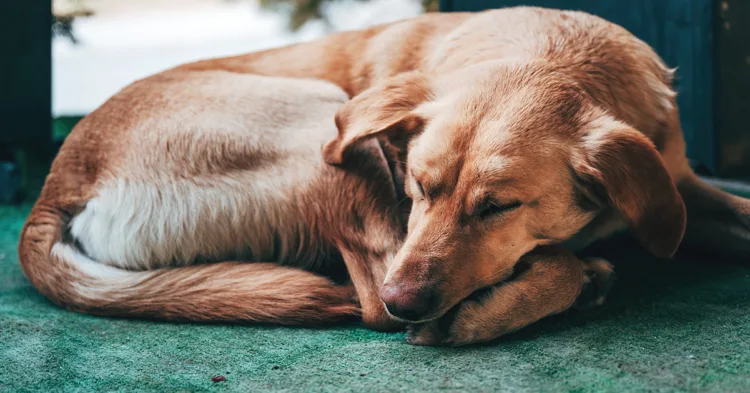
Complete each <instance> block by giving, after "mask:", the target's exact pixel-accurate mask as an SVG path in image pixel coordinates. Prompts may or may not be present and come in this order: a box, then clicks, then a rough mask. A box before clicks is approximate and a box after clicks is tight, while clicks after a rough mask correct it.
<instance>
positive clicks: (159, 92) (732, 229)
mask: <svg viewBox="0 0 750 393" xmlns="http://www.w3.org/2000/svg"><path fill="white" fill-rule="evenodd" d="M222 71H223V72H222ZM247 74H259V75H276V76H285V77H299V78H317V79H324V80H328V81H331V82H333V83H335V84H336V85H338V86H340V87H341V88H343V90H344V91H345V92H346V93H348V95H349V96H352V97H353V99H352V100H351V101H348V102H346V103H345V104H344V105H343V106H341V107H340V108H339V106H340V105H341V104H342V103H344V101H345V96H344V94H343V93H341V92H338V91H336V89H333V88H332V87H331V86H330V85H326V84H324V83H323V82H311V81H290V80H281V79H273V78H271V79H263V78H259V77H252V76H248V75H247ZM671 76H672V73H671V71H670V70H669V69H667V68H666V67H665V66H664V65H663V63H662V62H661V60H660V59H659V58H658V56H657V55H656V54H655V53H654V52H653V51H652V50H651V49H650V48H649V47H648V46H647V45H646V44H644V43H643V42H641V41H639V40H638V39H636V38H635V37H633V36H632V35H631V34H629V33H628V32H626V31H625V30H623V29H622V28H620V27H618V26H615V25H612V24H611V23H608V22H606V21H604V20H602V19H600V18H597V17H594V16H591V15H588V14H584V13H578V12H562V11H555V10H545V9H539V8H512V9H505V10H496V11H488V12H483V13H477V14H431V15H425V16H422V17H418V18H415V19H412V20H408V21H403V22H399V23H395V24H391V25H384V26H378V27H375V28H372V29H368V30H363V31H356V32H347V33H342V34H337V35H331V36H329V37H326V38H324V39H322V40H319V41H315V42H311V43H306V44H300V45H295V46H290V47H285V48H280V49H274V50H270V51H265V52H260V53H253V54H249V55H245V56H239V57H234V58H225V59H216V60H208V61H203V62H198V63H194V64H189V65H185V66H182V67H178V68H176V69H174V70H170V71H167V72H164V73H162V74H160V75H157V76H154V77H151V78H148V79H145V80H143V81H140V82H137V83H136V84H134V85H132V86H130V87H129V88H127V89H125V90H124V91H122V92H121V93H119V94H118V95H116V96H115V97H113V98H112V99H111V100H110V101H109V102H107V103H106V104H105V105H103V106H102V107H101V108H99V109H98V110H97V111H95V112H94V113H92V114H91V115H90V116H88V117H87V118H86V119H85V120H83V121H82V122H81V124H80V125H78V126H77V127H76V130H74V132H73V134H72V135H71V136H70V138H69V139H68V140H67V141H66V143H65V146H63V148H62V149H61V151H60V154H59V156H58V158H57V159H56V161H55V163H54V165H53V168H52V172H51V174H50V176H49V178H48V179H47V183H46V185H45V188H44V190H43V193H42V195H41V197H40V199H39V201H38V202H37V204H36V205H35V207H34V209H33V211H32V214H31V216H30V217H29V220H28V222H27V225H26V227H25V229H24V231H23V235H22V239H21V244H20V259H21V263H22V265H23V267H24V271H25V272H26V274H27V276H28V277H29V279H30V280H31V281H32V283H33V284H34V285H35V286H36V287H37V288H39V290H40V291H42V292H43V293H44V294H45V295H47V296H48V297H50V298H51V299H52V300H54V301H55V302H57V303H59V304H61V305H63V306H66V307H68V308H71V309H74V310H79V311H83V312H90V313H96V314H103V315H125V316H141V317H153V318H161V319H185V320H209V321H213V320H244V321H259V322H274V323H284V324H297V323H302V324H310V323H324V322H330V321H334V320H338V319H340V318H344V317H348V316H350V315H352V314H354V313H355V312H356V309H357V307H356V304H354V303H353V301H352V299H351V291H350V290H349V288H348V287H347V286H336V285H334V284H333V283H332V282H331V281H329V280H328V279H325V278H323V277H322V276H319V275H315V274H313V273H308V272H305V271H303V270H301V269H294V268H290V267H286V266H283V265H294V266H296V267H302V268H305V269H307V270H309V271H315V272H331V271H332V272H334V273H335V272H341V270H343V266H344V265H345V266H346V270H347V272H348V276H349V277H350V279H351V282H352V283H353V286H354V289H355V290H356V293H357V296H358V300H359V303H360V304H361V312H362V316H363V319H364V321H365V323H366V324H367V325H368V326H371V327H374V328H381V329H387V328H390V327H392V326H393V321H392V320H391V319H390V318H389V315H388V313H386V311H385V309H384V307H383V305H384V304H385V306H386V307H387V310H388V311H389V313H390V314H391V315H393V316H395V317H397V318H398V319H401V320H403V321H407V322H411V323H413V325H412V326H411V330H410V335H409V342H411V343H414V344H429V345H432V344H452V345H461V344H466V343H470V342H479V341H486V340H490V339H493V338H495V337H498V336H500V335H502V334H504V333H507V332H510V331H513V330H516V329H518V328H521V327H523V326H525V325H527V324H529V323H531V322H534V321H536V320H538V319H540V318H542V317H544V316H546V315H550V314H553V313H557V312H561V311H564V310H566V309H567V308H569V307H571V306H572V305H573V304H574V302H575V301H576V299H577V297H578V296H579V294H580V293H581V290H582V288H583V286H584V285H585V283H586V282H587V281H589V280H591V279H593V280H594V283H595V284H596V285H597V287H598V291H599V292H598V294H597V296H595V300H594V302H596V303H598V302H601V300H602V298H601V297H602V296H603V294H604V293H605V292H606V289H607V287H608V285H609V281H610V279H611V269H610V267H609V265H608V264H607V263H606V262H605V261H601V260H592V261H581V260H579V259H578V258H576V257H575V256H574V255H573V254H572V253H571V252H570V251H568V250H573V251H574V250H576V249H578V248H580V247H583V246H585V245H587V244H589V243H591V242H592V241H594V240H596V239H599V238H602V237H606V236H608V235H610V234H612V233H614V232H616V231H619V230H623V229H627V228H630V230H631V231H632V232H633V233H634V234H635V236H636V237H637V238H638V239H639V240H640V241H641V243H642V244H643V245H644V247H646V248H647V249H648V250H650V251H651V252H652V253H654V254H655V255H658V256H661V257H670V256H672V255H673V253H674V252H675V251H676V249H677V248H678V246H679V245H680V243H681V241H682V239H683V234H684V232H685V225H686V209H685V207H686V206H687V214H688V216H689V217H690V218H689V220H687V222H688V225H687V235H686V239H687V242H688V243H689V245H692V246H697V247H701V248H704V249H709V250H714V251H717V250H718V251H723V252H727V253H731V254H734V255H740V256H742V257H747V256H749V255H750V242H749V241H748V239H750V220H749V219H748V218H749V217H750V201H747V200H745V199H741V198H737V197H734V196H730V195H728V194H726V193H723V192H721V191H719V190H716V189H713V188H711V187H709V186H707V185H705V184H704V183H702V182H701V181H699V180H698V179H697V177H696V176H695V175H694V174H693V172H692V171H691V170H690V168H689V166H688V163H687V160H686V158H685V143H684V140H683V137H682V133H681V130H680V124H679V119H678V113H677V108H676V104H675V99H674V98H675V93H674V92H673V91H672V89H671V87H670V86H671ZM336 110H337V112H336V115H335V120H336V126H337V128H338V137H335V138H333V140H331V141H330V142H329V143H327V144H326V145H325V147H324V148H323V154H322V156H323V158H322V159H321V158H320V157H319V154H320V153H319V151H320V147H321V144H322V143H323V142H324V141H325V140H327V139H329V138H331V137H332V136H333V135H330V133H331V132H333V131H332V129H331V130H329V129H327V128H326V127H329V128H330V127H333V125H332V124H330V123H327V121H326V120H327V119H328V120H330V118H329V115H330V116H332V115H333V112H335V111H336ZM323 159H324V160H325V161H326V162H328V163H330V164H335V165H339V166H340V168H336V167H333V166H326V165H324V164H323V163H322V160H323ZM402 183H403V184H402ZM402 192H405V193H406V194H407V195H408V196H409V199H407V200H406V201H404V202H403V203H400V202H401V201H402V198H401V196H400V194H401V193H402ZM409 200H411V201H412V204H411V210H410V212H409V211H408V210H406V209H408V207H409V206H408V205H409V203H408V202H409ZM683 201H684V202H685V203H683ZM402 210H406V211H402ZM342 212H343V213H342ZM407 214H408V224H407V225H406V226H407V227H408V235H404V234H403V228H402V221H406V219H405V217H406V215H407ZM402 217H403V218H404V219H403V220H402V219H401V218H402ZM226 260H241V261H256V262H274V263H275V264H271V263H254V264H247V263H245V264H242V263H231V262H224V263H213V264H193V263H194V262H218V261H226ZM339 261H341V262H340V264H339ZM519 261H520V262H519ZM188 264H192V265H191V266H184V265H188ZM156 268H164V269H158V270H154V269H156ZM135 270H138V271H135ZM381 287H382V288H381ZM479 289H484V291H482V293H481V294H479V293H478V292H477V290H479ZM472 294H474V295H473V296H472ZM381 300H382V302H381ZM449 310H450V312H449Z"/></svg>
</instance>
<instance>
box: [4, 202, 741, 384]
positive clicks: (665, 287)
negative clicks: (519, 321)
mask: <svg viewBox="0 0 750 393" xmlns="http://www.w3.org/2000/svg"><path fill="white" fill-rule="evenodd" d="M28 209H29V207H28V206H22V207H20V208H11V207H2V206H0V392H5V391H7V392H23V391H39V392H58V391H65V392H68V391H81V392H97V391H126V392H136V391H160V392H168V391H169V392H171V391H240V392H260V391H289V392H315V391H355V392H367V391H382V392H391V391H415V392H416V391H460V392H464V391H467V392H470V391H532V392H537V391H556V392H557V391H571V392H583V391H586V392H589V391H613V392H614V391H617V392H641V391H643V392H645V391H711V392H750V268H746V267H742V266H739V265H732V264H727V263H725V262H724V261H721V260H720V259H718V258H700V259H699V258H692V257H681V258H679V259H677V260H674V261H671V262H665V261H657V260H653V259H652V258H649V257H648V256H646V255H645V254H644V253H643V252H642V251H641V250H640V249H638V247H636V246H635V245H634V244H633V243H632V242H630V241H629V240H627V239H620V240H616V241H614V242H610V243H608V244H606V245H603V246H600V247H598V250H594V251H593V252H594V253H598V254H599V255H605V256H607V257H609V258H610V259H611V260H612V261H613V262H614V263H615V265H616V269H617V271H618V275H619V280H618V282H617V283H616V284H615V287H614V288H613V292H612V294H611V297H610V300H609V303H607V304H606V305H605V306H603V307H601V308H599V309H596V310H593V311H589V312H585V313H575V312H570V313H567V314H564V315H561V316H557V317H553V318H550V319H548V320H546V321H544V322H542V323H539V324H537V325H534V326H532V327H530V328H527V329H526V330H523V331H522V332H520V333H517V334H515V335H512V336H510V337H507V338H505V339H502V340H500V341H498V342H496V343H493V344H492V345H485V346H477V347H470V348H460V349H446V348H424V347H412V346H409V345H407V344H406V343H405V342H404V334H403V333H401V334H381V333H373V332H370V331H368V330H365V329H363V328H361V327H358V326H343V327H334V328H331V329H325V330H310V329H289V328H277V327H248V326H219V325H214V326H212V325H190V324H182V325H180V324H168V323H154V322H147V321H130V320H117V319H105V318H97V317H91V316H86V315H78V314H74V313H70V312H67V311H63V310H61V309H58V308H57V307H55V306H54V305H52V304H51V303H49V302H48V301H46V300H45V299H44V298H43V297H42V296H41V295H39V294H38V293H37V292H36V291H35V290H34V289H33V288H32V287H31V286H30V285H29V283H28V282H27V281H26V279H25V278H24V277H23V275H22V273H21V270H20V268H19V266H18V261H17V256H16V242H17V239H18V234H19V231H20V229H21V226H22V224H23V220H24V218H25V215H26V214H27V213H28ZM217 375H222V376H225V377H226V381H224V382H212V380H211V378H212V377H213V376H217Z"/></svg>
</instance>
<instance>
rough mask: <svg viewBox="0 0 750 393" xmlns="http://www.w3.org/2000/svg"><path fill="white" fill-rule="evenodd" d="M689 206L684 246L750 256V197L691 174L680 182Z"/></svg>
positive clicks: (680, 189) (744, 257)
mask: <svg viewBox="0 0 750 393" xmlns="http://www.w3.org/2000/svg"><path fill="white" fill-rule="evenodd" d="M677 188H678V189H679V191H680V194H681V195H682V199H683V200H684V202H685V207H686V209H687V215H688V218H687V228H686V231H685V237H684V240H683V247H686V248H694V249H698V250H701V251H708V252H712V253H717V254H722V255H727V256H732V257H739V258H743V259H747V258H750V199H745V198H742V197H739V196H736V195H732V194H729V193H727V192H724V191H722V190H720V189H718V188H716V187H714V186H712V185H710V184H708V183H706V182H705V181H703V180H701V179H700V178H698V177H697V176H696V175H693V174H691V175H690V176H688V177H686V178H685V179H683V180H681V181H680V182H679V183H678V184H677Z"/></svg>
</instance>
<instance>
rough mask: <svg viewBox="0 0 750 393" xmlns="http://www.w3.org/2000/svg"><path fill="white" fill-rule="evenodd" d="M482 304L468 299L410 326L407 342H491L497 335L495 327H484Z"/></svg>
mask: <svg viewBox="0 0 750 393" xmlns="http://www.w3.org/2000/svg"><path fill="white" fill-rule="evenodd" d="M479 313H481V305H480V304H479V303H478V302H475V301H469V300H465V301H463V302H461V303H460V304H459V305H458V306H456V307H454V308H453V309H452V310H451V311H449V312H448V313H447V314H445V315H443V316H442V317H440V318H438V319H436V320H433V321H429V322H426V323H421V324H413V325H409V326H407V328H406V331H407V333H408V334H407V336H406V342H407V343H409V344H411V345H423V346H451V347H457V346H462V345H467V344H473V343H477V342H482V341H487V340H490V339H492V338H494V337H495V336H496V332H495V329H489V328H487V327H486V326H483V325H482V323H481V321H483V319H482V318H477V316H478V315H479Z"/></svg>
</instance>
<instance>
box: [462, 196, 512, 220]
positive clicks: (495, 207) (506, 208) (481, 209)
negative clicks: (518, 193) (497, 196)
mask: <svg viewBox="0 0 750 393" xmlns="http://www.w3.org/2000/svg"><path fill="white" fill-rule="evenodd" d="M522 205H523V202H521V201H520V200H514V201H511V202H499V201H496V200H494V199H491V198H485V199H484V200H483V202H482V203H480V204H479V205H478V206H477V207H476V208H475V209H474V214H473V215H474V216H476V217H479V218H480V219H484V218H489V217H493V216H496V215H500V214H503V213H507V212H510V211H512V210H516V209H518V208H519V207H521V206H522Z"/></svg>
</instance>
